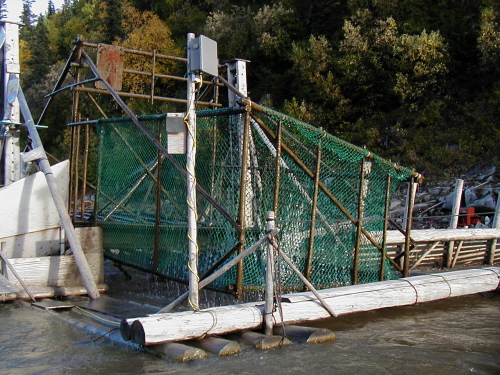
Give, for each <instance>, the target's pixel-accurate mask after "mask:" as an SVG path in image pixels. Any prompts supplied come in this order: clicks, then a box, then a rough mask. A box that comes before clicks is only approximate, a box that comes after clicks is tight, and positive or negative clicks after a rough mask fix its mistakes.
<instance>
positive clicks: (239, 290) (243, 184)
mask: <svg viewBox="0 0 500 375" xmlns="http://www.w3.org/2000/svg"><path fill="white" fill-rule="evenodd" d="M250 109H251V108H250V107H247V112H246V113H245V124H244V127H243V142H242V149H241V176H240V177H241V178H240V201H239V208H238V217H239V224H240V226H241V232H240V234H239V238H238V240H239V242H240V248H239V250H238V253H240V254H241V252H242V251H243V249H244V248H245V235H246V217H247V212H246V210H247V196H246V193H247V183H248V181H247V173H248V145H249V137H250V134H249V133H250ZM243 272H244V261H243V259H242V260H241V261H240V262H239V263H238V269H237V270H236V298H237V299H241V298H243Z"/></svg>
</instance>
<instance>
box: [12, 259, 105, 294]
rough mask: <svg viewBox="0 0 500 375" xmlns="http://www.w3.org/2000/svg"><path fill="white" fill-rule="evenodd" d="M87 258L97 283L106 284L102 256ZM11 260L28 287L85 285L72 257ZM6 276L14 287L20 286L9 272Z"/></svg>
mask: <svg viewBox="0 0 500 375" xmlns="http://www.w3.org/2000/svg"><path fill="white" fill-rule="evenodd" d="M86 258H87V261H88V262H89V266H90V269H91V271H92V275H93V276H94V279H95V280H96V282H97V283H101V284H102V283H103V282H104V263H103V258H102V254H100V253H93V254H87V255H86ZM9 260H10V262H11V264H12V266H13V267H14V269H15V270H16V271H17V273H18V274H19V276H20V277H21V278H22V279H23V281H24V282H25V283H26V285H28V287H45V286H51V287H64V286H73V285H82V284H83V283H82V281H81V279H80V276H79V272H78V267H77V266H76V263H75V259H74V257H73V256H72V255H61V256H52V257H37V258H14V259H9ZM5 276H6V278H7V279H8V280H10V281H11V282H12V283H13V285H15V286H16V287H19V286H20V284H18V282H17V281H16V280H15V277H14V275H13V274H12V273H11V272H10V271H9V270H7V271H6V273H5Z"/></svg>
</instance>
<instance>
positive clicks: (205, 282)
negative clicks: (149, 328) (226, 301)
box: [158, 229, 278, 313]
mask: <svg viewBox="0 0 500 375" xmlns="http://www.w3.org/2000/svg"><path fill="white" fill-rule="evenodd" d="M276 233H278V230H277V229H275V230H274V231H272V232H271V233H269V234H268V235H266V236H265V237H262V238H261V239H260V240H258V241H257V242H255V243H254V244H252V246H250V247H249V248H247V249H246V250H245V251H243V252H242V253H241V254H238V255H237V256H235V257H234V258H233V259H231V261H229V262H228V263H227V264H225V265H224V266H222V267H221V268H220V269H218V270H217V271H216V272H214V273H213V274H211V275H210V276H207V278H206V279H203V280H201V281H200V284H199V287H200V289H202V288H204V287H206V286H207V285H208V284H210V283H211V282H212V281H214V280H216V279H217V278H219V277H220V276H222V275H224V274H225V273H226V272H227V271H229V270H230V269H231V268H232V267H233V266H235V265H236V264H238V262H239V261H240V260H241V259H243V258H245V257H246V256H247V255H250V254H251V253H253V252H254V251H255V250H257V249H258V248H259V247H260V246H261V245H262V244H263V243H264V242H266V241H268V240H269V236H271V235H274V234H276ZM187 296H188V292H186V293H184V294H182V295H181V296H180V297H178V298H177V299H176V300H174V301H173V302H171V303H170V304H169V305H167V306H165V307H164V308H162V309H161V310H159V311H158V313H166V312H169V311H171V310H172V309H174V308H175V307H176V306H178V305H179V304H180V303H181V302H182V301H184V300H185V299H186V297H187Z"/></svg>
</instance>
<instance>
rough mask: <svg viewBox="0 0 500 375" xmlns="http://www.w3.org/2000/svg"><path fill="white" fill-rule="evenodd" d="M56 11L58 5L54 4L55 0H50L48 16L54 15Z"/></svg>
mask: <svg viewBox="0 0 500 375" xmlns="http://www.w3.org/2000/svg"><path fill="white" fill-rule="evenodd" d="M55 13H56V7H55V6H54V2H53V1H52V0H49V4H48V5H47V16H52V15H53V14H55Z"/></svg>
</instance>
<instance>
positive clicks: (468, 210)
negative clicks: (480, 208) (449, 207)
mask: <svg viewBox="0 0 500 375" xmlns="http://www.w3.org/2000/svg"><path fill="white" fill-rule="evenodd" d="M479 222H481V219H480V218H479V217H478V216H476V209H475V208H474V207H464V208H461V209H460V211H459V214H458V224H457V225H458V226H459V227H464V226H468V227H470V226H473V225H476V224H477V223H479Z"/></svg>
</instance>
